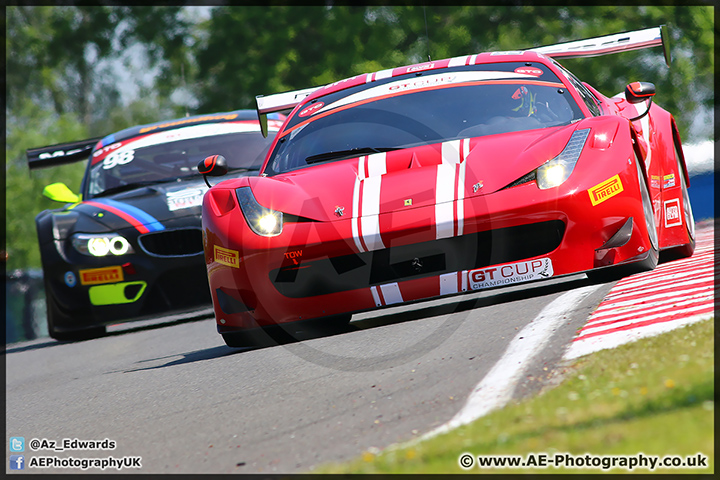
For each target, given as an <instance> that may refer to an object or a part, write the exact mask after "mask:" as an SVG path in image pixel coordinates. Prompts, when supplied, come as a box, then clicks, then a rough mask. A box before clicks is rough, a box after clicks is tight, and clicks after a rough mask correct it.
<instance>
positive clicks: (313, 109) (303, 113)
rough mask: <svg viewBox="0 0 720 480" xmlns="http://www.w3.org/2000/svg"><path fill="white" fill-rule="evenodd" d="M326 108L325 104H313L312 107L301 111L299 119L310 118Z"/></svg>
mask: <svg viewBox="0 0 720 480" xmlns="http://www.w3.org/2000/svg"><path fill="white" fill-rule="evenodd" d="M324 106H325V104H324V103H323V102H317V103H313V104H311V105H309V106H307V107H305V108H303V109H302V110H301V111H300V113H298V116H299V117H307V116H310V115H312V114H313V113H315V112H317V111H318V110H320V109H321V108H322V107H324Z"/></svg>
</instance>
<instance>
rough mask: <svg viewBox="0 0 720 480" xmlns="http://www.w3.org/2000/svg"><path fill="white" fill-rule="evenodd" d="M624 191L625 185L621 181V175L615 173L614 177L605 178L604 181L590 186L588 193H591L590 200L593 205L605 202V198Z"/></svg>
mask: <svg viewBox="0 0 720 480" xmlns="http://www.w3.org/2000/svg"><path fill="white" fill-rule="evenodd" d="M622 191H623V185H622V182H621V181H620V176H619V175H615V176H614V177H612V178H609V179H607V180H605V181H604V182H602V183H599V184H597V185H595V186H594V187H592V188H590V189H589V190H588V194H589V195H590V202H592V204H593V207H594V206H595V205H597V204H599V203H602V202H604V201H605V200H607V199H609V198H612V197H614V196H615V195H617V194H619V193H620V192H622Z"/></svg>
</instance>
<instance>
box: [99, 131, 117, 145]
mask: <svg viewBox="0 0 720 480" xmlns="http://www.w3.org/2000/svg"><path fill="white" fill-rule="evenodd" d="M111 143H115V134H113V133H111V134H110V135H108V136H107V137H105V138H103V139H102V140H100V146H101V147H106V146H108V145H110V144H111Z"/></svg>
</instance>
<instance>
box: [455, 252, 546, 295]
mask: <svg viewBox="0 0 720 480" xmlns="http://www.w3.org/2000/svg"><path fill="white" fill-rule="evenodd" d="M553 273H554V272H553V266H552V261H551V260H550V259H549V258H539V259H537V260H529V261H527V262H517V263H508V264H505V265H495V266H494V267H486V268H478V269H477V270H470V271H469V272H468V278H469V279H470V288H472V289H473V290H480V289H482V288H490V287H499V286H502V285H510V284H512V283H520V282H528V281H530V280H540V279H543V278H550V277H552V276H553Z"/></svg>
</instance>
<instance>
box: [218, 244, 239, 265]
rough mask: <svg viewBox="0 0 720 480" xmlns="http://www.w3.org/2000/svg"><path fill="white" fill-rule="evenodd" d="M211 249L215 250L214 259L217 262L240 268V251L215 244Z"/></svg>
mask: <svg viewBox="0 0 720 480" xmlns="http://www.w3.org/2000/svg"><path fill="white" fill-rule="evenodd" d="M213 251H214V252H215V261H216V262H217V263H220V264H222V265H227V266H228V267H234V268H240V253H239V252H237V251H236V250H230V249H229V248H223V247H219V246H217V245H215V246H214V247H213Z"/></svg>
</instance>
